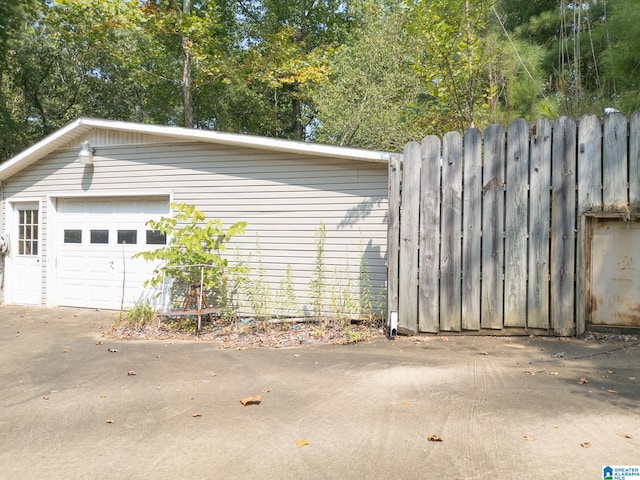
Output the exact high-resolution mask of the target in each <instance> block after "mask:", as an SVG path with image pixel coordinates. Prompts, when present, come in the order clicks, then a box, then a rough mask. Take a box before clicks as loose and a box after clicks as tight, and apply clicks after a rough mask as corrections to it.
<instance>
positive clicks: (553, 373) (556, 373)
mask: <svg viewBox="0 0 640 480" xmlns="http://www.w3.org/2000/svg"><path fill="white" fill-rule="evenodd" d="M549 375H558V372H549Z"/></svg>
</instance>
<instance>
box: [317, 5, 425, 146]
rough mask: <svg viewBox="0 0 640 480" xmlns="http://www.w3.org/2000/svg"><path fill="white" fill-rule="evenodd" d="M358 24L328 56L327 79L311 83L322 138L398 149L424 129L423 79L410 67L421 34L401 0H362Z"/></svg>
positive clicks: (343, 142) (417, 48)
mask: <svg viewBox="0 0 640 480" xmlns="http://www.w3.org/2000/svg"><path fill="white" fill-rule="evenodd" d="M361 8H362V11H361V13H360V16H361V17H362V21H361V24H360V25H359V27H358V28H357V29H354V30H353V31H352V32H351V34H350V36H349V38H348V39H347V42H346V43H345V44H344V45H342V46H341V47H339V48H337V49H336V50H335V51H334V52H333V53H331V54H330V55H329V57H328V64H329V69H330V74H329V77H328V80H327V81H325V82H319V83H317V84H316V85H315V86H313V88H312V89H311V97H312V100H313V104H314V107H315V110H316V113H317V115H318V117H319V120H320V121H319V123H318V128H317V130H316V139H317V140H318V141H321V142H328V143H334V144H339V145H350V146H358V147H364V148H373V149H379V150H392V151H401V150H402V148H403V146H404V144H405V143H406V142H407V141H409V140H413V139H418V138H422V137H423V136H424V135H426V134H427V133H428V130H427V129H426V128H425V121H424V119H426V118H427V117H428V114H429V112H428V111H427V108H426V107H427V103H426V101H425V97H424V95H423V88H422V81H421V79H420V77H419V75H417V74H416V72H415V71H414V70H413V68H412V58H413V57H414V56H415V55H416V52H418V51H419V49H420V40H419V39H418V38H416V37H415V36H414V35H411V34H410V33H409V32H408V31H407V28H406V27H407V12H406V9H404V8H402V4H401V2H388V3H387V4H386V5H384V6H383V4H381V3H380V2H378V1H376V0H367V1H366V2H363V5H362V7H361Z"/></svg>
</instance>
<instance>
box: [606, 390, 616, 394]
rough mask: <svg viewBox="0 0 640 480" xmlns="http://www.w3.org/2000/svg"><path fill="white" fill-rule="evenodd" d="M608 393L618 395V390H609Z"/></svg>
mask: <svg viewBox="0 0 640 480" xmlns="http://www.w3.org/2000/svg"><path fill="white" fill-rule="evenodd" d="M607 392H609V393H618V391H617V390H607Z"/></svg>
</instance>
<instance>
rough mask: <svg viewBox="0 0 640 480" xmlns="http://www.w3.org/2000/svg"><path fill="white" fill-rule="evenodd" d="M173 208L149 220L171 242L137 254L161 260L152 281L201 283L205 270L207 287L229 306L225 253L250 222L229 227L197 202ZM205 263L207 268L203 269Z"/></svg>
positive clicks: (204, 282) (204, 281)
mask: <svg viewBox="0 0 640 480" xmlns="http://www.w3.org/2000/svg"><path fill="white" fill-rule="evenodd" d="M171 209H172V211H173V216H171V217H162V218H161V219H160V220H158V221H154V220H150V221H149V222H147V225H148V226H149V228H151V229H152V230H156V231H158V232H160V233H163V234H166V235H167V238H170V239H171V241H170V243H169V244H168V245H166V246H164V247H161V248H158V249H156V250H151V251H146V252H140V253H138V254H136V255H135V256H136V257H142V258H144V259H145V260H148V261H152V262H157V261H160V262H161V265H160V266H159V267H157V268H156V269H155V270H154V272H153V276H152V278H151V279H150V280H149V281H148V284H151V285H153V286H157V285H160V284H161V283H163V282H164V281H165V279H167V278H171V279H173V280H174V281H176V282H178V283H184V284H187V285H188V284H192V283H196V284H199V283H200V280H201V277H200V275H201V272H202V274H203V275H204V276H203V285H204V289H205V290H206V291H214V292H215V293H216V295H217V296H218V301H219V302H221V303H220V305H225V304H226V303H227V302H228V287H229V285H228V277H227V273H228V272H227V264H228V261H227V259H226V258H223V257H222V255H221V253H222V252H224V251H225V249H226V243H228V242H229V241H230V240H231V239H232V238H233V237H234V236H235V235H241V234H243V233H244V231H245V228H246V226H247V223H246V222H237V223H234V224H233V225H231V226H230V227H229V228H228V229H227V230H225V229H224V228H223V226H222V221H221V220H220V219H215V220H207V218H206V216H205V214H204V213H203V212H202V211H200V210H198V209H197V208H196V207H195V206H193V205H187V204H176V203H172V204H171ZM202 265H204V266H206V268H204V269H201V266H202Z"/></svg>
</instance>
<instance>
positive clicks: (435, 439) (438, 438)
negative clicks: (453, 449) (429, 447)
mask: <svg viewBox="0 0 640 480" xmlns="http://www.w3.org/2000/svg"><path fill="white" fill-rule="evenodd" d="M427 440H429V441H430V442H442V437H441V436H440V435H436V434H434V433H432V434H431V435H429V436H428V437H427Z"/></svg>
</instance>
